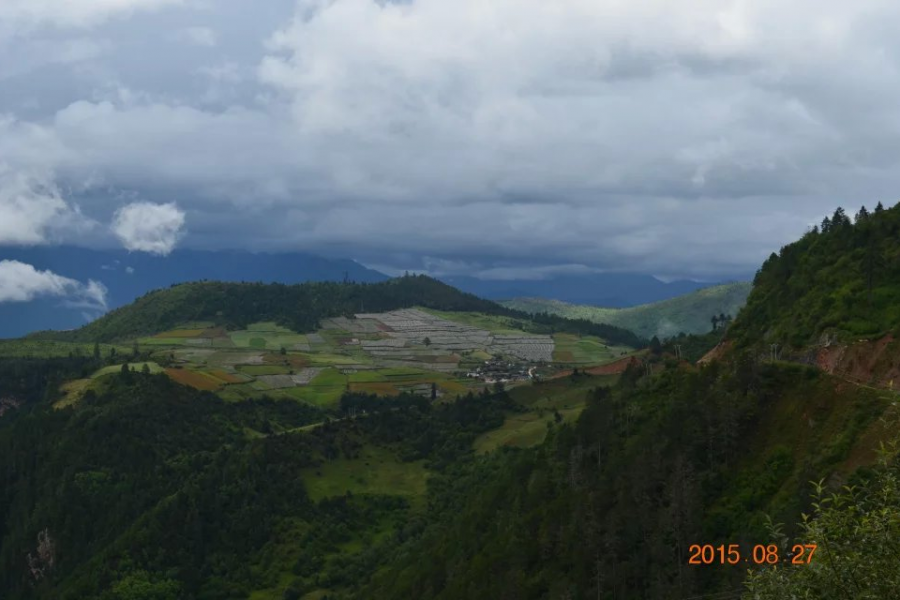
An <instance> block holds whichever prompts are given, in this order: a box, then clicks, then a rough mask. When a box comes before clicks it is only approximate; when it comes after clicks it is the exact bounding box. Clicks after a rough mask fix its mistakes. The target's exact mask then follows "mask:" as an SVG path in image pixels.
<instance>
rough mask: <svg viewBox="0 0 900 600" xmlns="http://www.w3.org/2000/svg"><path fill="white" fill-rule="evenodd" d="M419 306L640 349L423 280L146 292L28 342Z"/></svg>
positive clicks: (630, 340)
mask: <svg viewBox="0 0 900 600" xmlns="http://www.w3.org/2000/svg"><path fill="white" fill-rule="evenodd" d="M414 306H422V307H425V308H430V309H435V310H442V311H454V312H460V311H468V312H479V313H484V314H488V315H500V316H506V317H512V318H516V319H521V320H522V321H523V323H522V325H523V326H524V328H525V329H526V330H528V331H532V332H535V333H554V332H573V333H583V334H587V335H596V336H598V337H602V338H603V339H606V340H607V341H609V342H611V343H614V344H621V345H624V346H630V347H633V348H636V347H640V346H641V345H643V340H641V339H640V338H639V337H638V336H636V335H635V334H634V333H632V332H630V331H627V330H625V329H622V328H620V327H615V326H611V325H601V324H596V323H592V322H590V321H586V320H583V321H578V320H571V319H564V318H561V317H558V316H556V315H535V316H530V315H528V314H526V313H524V312H521V311H516V310H513V309H509V308H506V307H503V306H500V305H499V304H496V303H494V302H491V301H489V300H483V299H481V298H478V297H477V296H473V295H472V294H466V293H464V292H460V291H459V290H457V289H455V288H453V287H451V286H449V285H447V284H444V283H441V282H440V281H437V280H436V279H432V278H430V277H426V276H424V275H417V276H407V277H399V278H397V279H392V280H389V281H385V282H381V283H331V282H317V283H302V284H297V285H282V284H277V283H274V284H262V283H223V282H202V283H190V284H180V285H174V286H172V287H171V288H168V289H164V290H158V291H155V292H151V293H149V294H147V295H145V296H143V297H141V298H139V299H138V300H136V301H135V302H133V303H132V304H129V305H128V306H124V307H122V308H118V309H116V310H113V311H111V312H110V313H108V314H106V315H105V316H103V317H101V318H100V319H97V320H96V321H94V322H92V323H89V324H88V325H85V326H84V327H82V328H80V329H77V330H74V331H67V332H41V333H39V334H35V335H33V336H31V337H33V338H36V339H55V340H62V341H75V342H111V341H121V340H126V339H134V338H136V337H141V336H146V335H154V334H157V333H160V332H164V331H168V330H172V329H176V328H178V327H179V326H180V325H182V324H184V323H187V322H197V321H200V322H208V323H212V324H214V325H217V326H222V327H225V328H227V329H246V327H247V326H248V325H249V324H251V323H256V322H264V321H271V322H274V323H277V324H278V325H281V326H284V327H286V328H288V329H290V330H292V331H295V332H299V333H307V332H313V331H315V330H316V329H317V328H318V327H319V324H320V322H321V320H322V319H325V318H329V317H339V316H346V317H352V316H353V315H354V314H356V313H362V312H384V311H390V310H396V309H400V308H412V307H414Z"/></svg>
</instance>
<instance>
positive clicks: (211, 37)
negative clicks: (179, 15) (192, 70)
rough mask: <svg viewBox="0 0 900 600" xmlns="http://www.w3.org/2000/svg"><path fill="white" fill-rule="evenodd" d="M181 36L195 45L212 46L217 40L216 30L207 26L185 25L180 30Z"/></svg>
mask: <svg viewBox="0 0 900 600" xmlns="http://www.w3.org/2000/svg"><path fill="white" fill-rule="evenodd" d="M181 37H182V38H183V39H184V40H186V41H187V42H189V43H191V44H194V45H195V46H205V47H207V48H212V47H213V46H215V45H216V43H217V42H218V36H216V32H215V31H213V30H212V29H210V28H209V27H196V26H195V27H186V28H184V29H182V30H181Z"/></svg>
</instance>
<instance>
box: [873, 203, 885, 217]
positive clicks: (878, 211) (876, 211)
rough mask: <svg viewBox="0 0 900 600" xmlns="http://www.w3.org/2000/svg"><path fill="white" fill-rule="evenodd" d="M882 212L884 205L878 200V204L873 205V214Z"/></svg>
mask: <svg viewBox="0 0 900 600" xmlns="http://www.w3.org/2000/svg"><path fill="white" fill-rule="evenodd" d="M882 212H884V205H883V204H882V203H881V202H879V203H878V204H876V205H875V214H876V215H877V214H878V213H882Z"/></svg>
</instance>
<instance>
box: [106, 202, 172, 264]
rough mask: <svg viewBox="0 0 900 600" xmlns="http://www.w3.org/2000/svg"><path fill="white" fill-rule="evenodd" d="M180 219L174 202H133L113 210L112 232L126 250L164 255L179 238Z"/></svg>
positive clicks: (169, 251) (170, 250)
mask: <svg viewBox="0 0 900 600" xmlns="http://www.w3.org/2000/svg"><path fill="white" fill-rule="evenodd" d="M184 220H185V219H184V211H182V210H181V209H180V208H178V206H177V205H176V204H175V203H174V202H170V203H168V204H152V203H150V202H134V203H132V204H129V205H127V206H124V207H122V208H120V209H119V210H117V211H116V214H115V217H114V219H113V223H112V231H113V233H114V234H115V235H116V237H117V238H119V240H120V241H121V242H122V245H123V246H124V247H125V248H126V249H127V250H131V251H139V252H149V253H150V254H160V255H163V256H165V255H167V254H169V253H171V252H172V250H174V249H175V246H176V245H177V244H178V240H179V239H180V238H181V236H182V235H183V231H182V230H183V228H184Z"/></svg>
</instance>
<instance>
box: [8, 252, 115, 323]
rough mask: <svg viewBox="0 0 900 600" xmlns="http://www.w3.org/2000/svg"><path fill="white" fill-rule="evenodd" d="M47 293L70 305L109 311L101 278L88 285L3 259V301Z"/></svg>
mask: <svg viewBox="0 0 900 600" xmlns="http://www.w3.org/2000/svg"><path fill="white" fill-rule="evenodd" d="M44 296H51V297H59V298H63V299H64V300H65V304H66V306H70V307H77V308H82V309H86V310H89V311H93V312H102V311H105V310H106V288H105V287H104V286H103V284H102V283H100V282H99V281H94V280H90V281H88V282H87V283H86V284H85V283H81V282H79V281H76V280H74V279H69V278H68V277H63V276H61V275H57V274H56V273H53V272H52V271H39V270H37V269H35V268H34V267H33V266H32V265H29V264H26V263H22V262H19V261H15V260H0V302H28V301H31V300H34V299H35V298H39V297H44Z"/></svg>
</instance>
